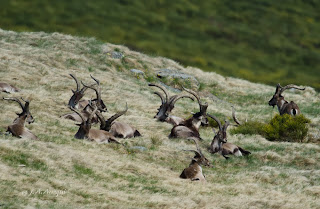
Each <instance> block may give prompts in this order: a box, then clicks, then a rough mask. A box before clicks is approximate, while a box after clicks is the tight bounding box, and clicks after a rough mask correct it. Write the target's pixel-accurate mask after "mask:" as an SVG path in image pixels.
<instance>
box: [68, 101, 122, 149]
mask: <svg viewBox="0 0 320 209" xmlns="http://www.w3.org/2000/svg"><path fill="white" fill-rule="evenodd" d="M89 105H90V104H89ZM92 105H93V106H92V109H93V111H92V112H91V114H90V115H89V117H88V119H85V118H84V117H83V115H82V114H81V113H80V112H79V111H78V110H77V109H75V108H73V107H70V109H71V110H72V111H74V112H75V113H76V114H78V115H79V117H80V118H81V119H82V123H81V124H77V125H78V126H79V129H78V132H77V133H76V134H75V136H74V137H75V138H76V139H88V140H90V141H95V142H98V143H110V142H114V143H118V144H119V142H118V141H117V140H116V138H115V137H114V136H113V135H112V134H111V133H109V132H107V131H104V130H97V129H91V120H92V117H93V116H94V115H95V114H96V112H97V109H98V107H97V106H95V104H92Z"/></svg>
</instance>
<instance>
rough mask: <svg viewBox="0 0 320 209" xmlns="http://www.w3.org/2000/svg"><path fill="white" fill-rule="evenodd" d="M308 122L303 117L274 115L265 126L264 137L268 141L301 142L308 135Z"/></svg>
mask: <svg viewBox="0 0 320 209" xmlns="http://www.w3.org/2000/svg"><path fill="white" fill-rule="evenodd" d="M310 122H311V121H310V120H309V119H308V118H306V117H305V116H304V115H298V116H295V117H292V116H290V115H288V114H284V115H281V116H280V115H276V116H275V117H273V118H272V119H271V121H270V122H269V123H268V124H267V125H265V127H264V132H265V137H266V138H267V139H268V140H270V141H288V142H302V141H303V140H304V139H305V137H306V136H307V134H308V123H310Z"/></svg>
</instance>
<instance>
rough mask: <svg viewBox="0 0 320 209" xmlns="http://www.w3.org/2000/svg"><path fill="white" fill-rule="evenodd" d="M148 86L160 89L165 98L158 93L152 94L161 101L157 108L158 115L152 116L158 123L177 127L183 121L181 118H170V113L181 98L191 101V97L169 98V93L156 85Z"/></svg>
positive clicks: (176, 96) (175, 96)
mask: <svg viewBox="0 0 320 209" xmlns="http://www.w3.org/2000/svg"><path fill="white" fill-rule="evenodd" d="M149 86H154V87H158V88H159V89H161V90H162V91H163V92H164V95H165V97H164V96H163V95H162V94H161V93H159V92H154V94H156V95H158V96H159V97H160V99H161V106H160V107H159V108H158V113H157V114H156V115H155V116H154V117H155V118H156V119H157V120H160V121H162V122H163V121H166V122H168V123H171V124H173V125H178V124H179V123H180V122H181V121H183V119H182V118H179V117H176V116H171V115H170V113H171V111H172V110H173V108H174V104H175V103H176V102H177V101H178V100H179V99H182V98H189V99H191V100H193V98H192V97H190V96H187V95H180V96H178V95H174V96H171V97H169V93H168V91H167V90H166V89H165V88H164V87H162V86H160V85H158V84H151V83H150V84H149Z"/></svg>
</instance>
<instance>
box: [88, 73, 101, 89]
mask: <svg viewBox="0 0 320 209" xmlns="http://www.w3.org/2000/svg"><path fill="white" fill-rule="evenodd" d="M90 77H91V78H92V79H93V80H94V81H95V82H96V83H97V84H98V86H100V81H99V80H98V79H96V78H94V77H93V76H92V75H91V74H90Z"/></svg>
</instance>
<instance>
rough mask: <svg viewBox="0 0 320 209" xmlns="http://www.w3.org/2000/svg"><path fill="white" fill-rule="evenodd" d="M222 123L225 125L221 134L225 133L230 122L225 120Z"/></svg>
mask: <svg viewBox="0 0 320 209" xmlns="http://www.w3.org/2000/svg"><path fill="white" fill-rule="evenodd" d="M224 122H225V123H224V125H223V127H222V129H223V132H227V128H228V126H229V125H230V122H229V121H227V120H225V121H224Z"/></svg>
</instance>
